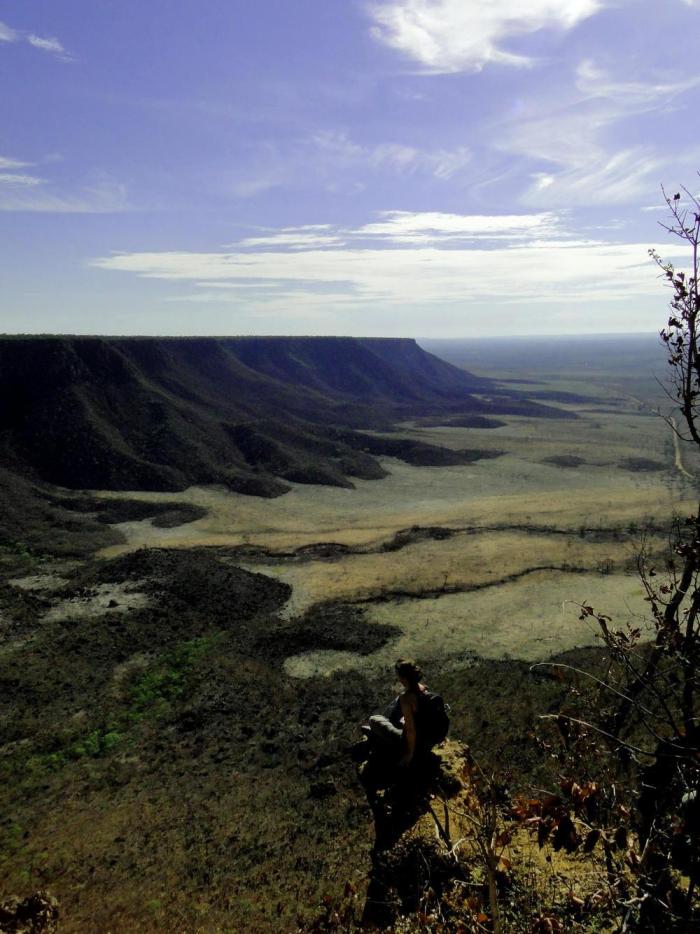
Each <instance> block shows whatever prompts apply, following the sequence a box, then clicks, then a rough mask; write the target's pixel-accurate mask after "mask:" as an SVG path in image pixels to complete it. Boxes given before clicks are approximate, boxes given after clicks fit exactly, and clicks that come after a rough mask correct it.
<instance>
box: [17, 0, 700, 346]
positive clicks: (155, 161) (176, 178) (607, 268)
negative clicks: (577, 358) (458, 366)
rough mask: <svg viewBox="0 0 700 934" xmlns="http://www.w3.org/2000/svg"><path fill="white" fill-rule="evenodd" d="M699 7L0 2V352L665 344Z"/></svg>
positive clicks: (693, 113) (697, 68)
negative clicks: (673, 224)
mask: <svg viewBox="0 0 700 934" xmlns="http://www.w3.org/2000/svg"><path fill="white" fill-rule="evenodd" d="M699 39H700V0H663V2H659V0H528V2H527V3H525V2H523V0H489V2H485V0H255V2H252V0H197V2H194V0H180V2H177V3H173V2H172V0H147V2H143V0H138V2H136V0H99V2H88V0H60V2H57V0H2V2H0V88H1V90H0V237H1V238H2V244H3V248H2V251H1V252H0V332H3V333H73V334H173V335H178V334H186V335H190V334H212V335H228V334H337V335H366V336H411V337H472V336H474V337H478V336H487V335H488V336H505V335H528V334H533V335H537V334H595V333H621V332H625V331H633V332H644V331H655V330H659V329H660V328H661V327H662V326H663V324H664V323H665V320H666V317H667V315H666V303H667V301H668V297H669V296H668V293H667V292H665V291H664V285H663V282H662V281H661V280H660V279H659V273H658V269H657V268H656V267H655V266H654V265H653V263H652V262H651V261H650V259H649V256H648V250H649V248H650V247H656V248H658V249H659V250H660V251H661V253H662V255H664V256H665V257H668V258H670V259H673V260H674V261H676V262H677V263H678V264H679V265H683V263H684V261H685V257H683V255H682V254H681V253H680V252H679V246H678V244H676V242H674V240H673V238H671V237H669V235H668V234H667V233H666V232H665V231H664V230H663V228H662V227H661V226H660V222H662V221H664V220H665V219H666V214H665V212H664V202H663V196H662V192H661V185H664V186H666V189H667V191H668V192H669V194H671V193H675V191H676V190H678V189H679V188H680V186H681V185H685V186H688V188H689V189H690V191H691V192H694V193H695V192H697V190H698V189H699V188H700V180H699V179H698V175H697V170H698V168H700V134H699V133H698V129H697V124H698V117H697V115H698V111H699V110H700V65H699V64H698V55H697V47H698V40H699Z"/></svg>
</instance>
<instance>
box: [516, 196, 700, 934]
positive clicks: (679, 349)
mask: <svg viewBox="0 0 700 934" xmlns="http://www.w3.org/2000/svg"><path fill="white" fill-rule="evenodd" d="M664 197H665V200H666V204H667V207H668V210H669V214H670V221H669V223H668V224H665V225H663V226H664V227H665V229H666V230H667V231H668V232H669V233H670V234H672V235H673V236H675V237H677V238H679V239H680V240H681V241H683V242H684V243H685V244H686V245H687V246H688V247H689V248H690V255H691V269H690V272H689V273H686V272H683V271H679V270H676V268H675V267H674V265H673V264H672V263H668V262H664V261H663V260H662V259H661V258H660V256H659V255H658V254H657V253H656V252H655V251H650V252H651V256H652V258H653V259H654V261H655V262H656V263H657V265H658V266H659V268H660V269H661V271H662V274H663V277H664V279H665V281H666V283H667V284H668V286H669V287H670V289H671V291H672V296H671V300H670V308H671V314H670V316H669V319H668V323H667V326H666V327H665V328H664V329H663V330H662V331H661V340H662V341H663V343H664V345H665V346H666V348H667V350H668V363H669V365H670V372H671V381H670V382H671V392H670V396H671V398H672V399H673V401H674V403H675V404H676V405H677V408H678V409H679V411H680V414H681V416H682V420H683V421H682V424H683V429H682V430H681V429H680V428H679V427H678V425H677V423H676V420H675V419H674V418H669V422H670V424H671V425H672V427H673V429H674V430H675V431H677V432H678V434H679V436H680V437H681V438H682V439H683V440H684V441H688V442H690V443H692V444H695V445H697V446H698V447H699V448H700V422H698V415H699V414H700V413H699V411H698V406H699V405H700V344H699V339H700V337H699V334H698V314H699V313H700V295H699V293H698V274H699V271H700V270H699V265H698V263H699V256H698V248H699V245H700V202H698V200H697V199H696V198H694V197H693V196H692V195H691V194H690V192H688V191H687V190H686V189H683V195H681V194H680V193H678V194H676V195H674V196H673V197H672V198H670V197H668V196H666V194H665V193H664ZM672 546H673V547H672V552H671V554H670V555H669V557H668V558H667V559H666V561H665V562H664V563H663V565H662V566H658V562H655V561H653V560H652V558H651V557H650V556H649V555H648V554H647V552H646V550H645V549H644V547H642V549H641V550H640V553H639V556H638V570H639V576H640V580H641V583H642V586H643V588H644V592H645V596H646V601H647V604H648V607H649V613H650V616H651V622H652V623H653V632H654V637H653V639H652V641H651V643H650V644H647V643H644V642H643V641H642V633H641V629H640V628H639V627H637V626H635V625H631V624H629V623H628V624H627V625H625V626H617V625H615V623H614V622H613V620H612V619H611V618H610V617H609V616H608V615H606V614H605V613H602V612H600V611H599V610H597V609H595V608H594V607H592V606H589V605H584V606H582V607H581V614H580V615H581V619H586V620H590V621H593V622H594V623H595V624H596V625H597V627H598V630H599V633H600V636H601V639H602V641H603V643H604V645H605V647H606V650H607V653H608V657H609V663H608V668H607V672H606V673H605V674H604V676H603V677H601V678H597V677H595V676H593V675H592V674H591V673H589V672H587V671H584V670H580V669H573V668H571V667H569V666H563V665H562V666H559V667H560V669H562V670H566V674H567V675H568V676H570V677H571V691H570V695H569V699H568V702H567V704H566V705H564V706H563V707H562V708H561V709H560V710H559V712H558V713H557V714H552V715H550V716H549V722H550V725H551V727H552V728H553V731H552V733H551V734H550V737H549V745H548V747H547V748H548V751H549V754H550V755H552V756H555V757H556V759H557V761H558V762H559V765H560V769H561V782H560V787H559V789H557V790H556V792H555V793H553V794H552V795H550V796H549V797H547V798H545V799H535V800H532V801H530V802H526V803H523V804H521V807H520V812H519V816H520V818H521V819H522V820H524V821H526V822H527V823H528V824H529V826H530V827H531V828H532V830H533V832H535V833H536V834H537V838H538V841H539V842H540V843H544V842H545V841H547V840H549V839H551V840H553V841H554V842H555V845H558V846H563V847H565V848H566V849H568V850H571V851H575V852H581V853H592V852H593V851H595V850H600V851H602V853H603V857H604V859H603V865H604V867H605V872H604V878H603V880H602V885H601V889H600V892H599V895H598V900H599V902H600V901H601V900H604V901H606V902H607V903H608V904H609V905H610V906H611V907H612V908H613V910H614V911H615V912H616V914H617V916H618V924H619V928H618V929H619V930H624V931H630V930H637V931H656V930H659V929H660V928H661V927H663V928H664V929H665V930H666V931H687V930H691V929H693V930H695V929H696V925H698V924H699V923H700V905H699V903H698V883H699V882H700V857H699V856H698V854H699V853H700V681H699V678H698V671H699V666H700V511H698V513H696V514H695V515H693V516H689V517H687V518H686V519H685V521H684V522H682V523H679V524H678V526H677V531H676V535H675V538H674V541H673V543H672Z"/></svg>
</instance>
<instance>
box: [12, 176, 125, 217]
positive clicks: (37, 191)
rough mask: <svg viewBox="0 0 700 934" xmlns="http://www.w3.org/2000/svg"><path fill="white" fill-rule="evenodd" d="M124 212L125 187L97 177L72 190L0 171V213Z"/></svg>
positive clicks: (31, 177)
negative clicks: (60, 188) (59, 188)
mask: <svg viewBox="0 0 700 934" xmlns="http://www.w3.org/2000/svg"><path fill="white" fill-rule="evenodd" d="M127 209H128V202H127V192H126V187H125V186H124V185H123V184H121V183H120V182H117V181H115V180H113V179H110V178H98V179H97V180H96V181H94V182H91V183H88V184H84V185H82V186H80V187H79V188H76V189H73V190H72V191H65V190H60V191H59V190H57V189H56V187H55V186H52V185H50V184H49V183H48V182H47V180H46V179H43V178H39V177H37V176H35V175H25V174H18V173H10V172H0V211H14V212H19V213H24V212H29V213H42V214H112V213H118V212H121V211H124V210H127Z"/></svg>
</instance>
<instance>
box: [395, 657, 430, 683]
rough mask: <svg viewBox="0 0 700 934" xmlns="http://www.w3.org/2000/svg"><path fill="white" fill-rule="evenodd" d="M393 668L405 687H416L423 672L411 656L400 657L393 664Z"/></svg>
mask: <svg viewBox="0 0 700 934" xmlns="http://www.w3.org/2000/svg"><path fill="white" fill-rule="evenodd" d="M394 670H395V671H396V674H397V676H398V678H399V681H401V683H402V684H404V685H405V686H406V687H407V688H415V687H418V685H419V684H420V681H421V678H422V677H423V672H422V671H421V670H420V668H419V667H418V665H416V663H415V662H414V661H413V659H411V658H400V659H399V660H398V662H397V663H396V665H395V666H394Z"/></svg>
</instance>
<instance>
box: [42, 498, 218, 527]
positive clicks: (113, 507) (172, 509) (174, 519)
mask: <svg viewBox="0 0 700 934" xmlns="http://www.w3.org/2000/svg"><path fill="white" fill-rule="evenodd" d="M47 499H48V501H49V502H50V503H52V504H53V505H54V506H58V507H60V508H61V509H66V510H69V511H71V512H77V513H89V514H93V515H94V517H95V518H96V519H97V521H98V522H102V523H104V524H105V525H116V524H117V523H119V522H138V521H140V520H142V519H152V520H153V525H155V526H158V527H159V528H163V529H172V528H175V527H176V526H178V525H186V524H187V523H188V522H195V521H196V520H197V519H203V518H204V516H206V514H207V510H206V509H205V508H204V507H203V506H196V505H194V504H193V503H153V502H147V501H144V500H137V499H102V498H101V497H94V496H85V495H82V496H81V495H66V494H63V495H56V494H49V495H48V496H47Z"/></svg>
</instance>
